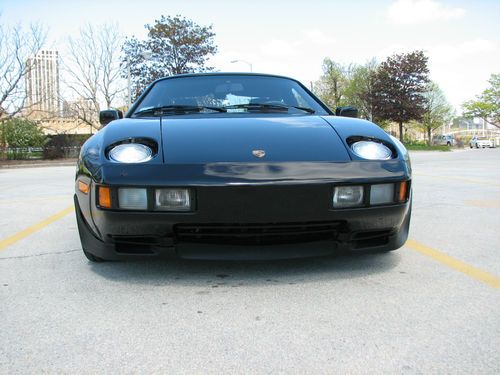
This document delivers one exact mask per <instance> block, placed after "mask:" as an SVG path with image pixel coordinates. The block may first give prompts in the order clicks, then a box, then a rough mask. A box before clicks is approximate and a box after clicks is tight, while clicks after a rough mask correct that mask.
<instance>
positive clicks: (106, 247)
mask: <svg viewBox="0 0 500 375" xmlns="http://www.w3.org/2000/svg"><path fill="white" fill-rule="evenodd" d="M94 190H95V189H94ZM196 192H197V196H196V202H197V207H196V211H195V212H189V213H167V212H130V211H117V210H101V209H99V208H97V207H96V205H95V193H93V194H91V196H90V201H89V202H88V205H87V207H86V208H85V207H82V206H81V205H80V201H81V200H82V199H81V198H82V197H80V199H79V198H78V197H77V196H76V195H75V206H76V215H77V220H78V227H79V231H80V237H81V240H82V246H83V248H84V250H86V251H88V252H90V253H92V254H93V255H95V256H98V257H100V258H104V259H127V258H134V257H138V256H149V257H151V256H169V257H179V258H190V259H276V258H297V257H308V256H318V255H328V254H332V253H335V252H338V251H345V250H367V249H374V250H383V251H388V250H394V249H397V248H399V247H401V246H402V245H403V244H404V242H405V241H406V238H407V235H408V227H409V220H410V203H409V202H407V203H404V204H394V205H390V206H384V207H364V208H355V209H342V210H334V209H331V208H330V207H329V206H328V204H327V203H325V202H329V200H330V199H331V197H330V194H331V184H316V185H287V186H282V185H281V186H237V187H198V188H197V189H196Z"/></svg>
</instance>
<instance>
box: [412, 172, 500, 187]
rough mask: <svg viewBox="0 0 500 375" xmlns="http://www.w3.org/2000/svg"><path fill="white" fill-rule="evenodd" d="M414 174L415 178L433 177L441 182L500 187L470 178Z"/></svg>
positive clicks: (499, 185)
mask: <svg viewBox="0 0 500 375" xmlns="http://www.w3.org/2000/svg"><path fill="white" fill-rule="evenodd" d="M413 174H414V175H415V176H422V177H431V178H437V179H441V180H453V181H462V182H468V183H470V184H477V185H485V186H494V187H500V184H495V183H494V182H489V181H480V180H473V179H470V178H463V177H455V176H433V175H430V174H424V173H413Z"/></svg>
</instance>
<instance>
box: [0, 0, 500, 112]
mask: <svg viewBox="0 0 500 375" xmlns="http://www.w3.org/2000/svg"><path fill="white" fill-rule="evenodd" d="M177 14H180V15H182V16H185V17H187V18H190V19H192V20H194V21H195V22H196V23H198V24H201V25H213V31H214V32H215V34H216V37H215V42H216V44H217V46H218V53H217V55H215V56H214V57H213V58H212V59H211V60H210V64H211V65H212V66H214V67H215V68H216V70H220V71H248V70H249V65H248V63H250V64H252V68H253V71H254V72H261V73H273V74H280V75H285V76H290V77H293V78H296V79H298V80H300V81H301V82H302V83H304V84H305V85H307V86H309V85H310V82H312V81H316V80H317V79H318V78H319V77H320V75H321V73H322V61H323V59H324V58H325V57H328V58H330V59H332V60H334V61H337V62H340V63H343V64H349V63H356V64H364V63H365V62H367V61H368V60H370V59H372V58H376V59H377V60H378V61H383V60H384V59H385V58H386V57H387V56H389V55H391V54H394V53H402V52H410V51H413V50H416V49H422V50H424V51H425V53H426V54H427V56H428V57H429V68H430V75H431V79H433V80H434V81H435V82H436V83H438V85H439V86H440V87H441V88H442V90H443V91H444V93H445V94H446V96H447V98H448V101H449V102H450V103H451V104H452V105H453V106H454V107H455V108H456V109H457V112H460V106H461V104H462V103H463V102H464V101H466V100H469V99H472V98H474V96H475V95H478V94H480V93H481V91H482V90H484V89H485V88H486V87H487V80H488V78H489V77H490V75H491V74H492V73H500V0H477V1H472V0H469V1H465V0H464V1H460V0H458V1H451V0H372V1H368V0H360V1H356V0H352V1H335V0H330V1H326V0H307V1H293V0H288V1H282V0H273V1H270V0H266V1H263V0H251V1H240V0H210V1H202V0H183V1H179V0H175V1H171V0H158V1H157V0H136V1H128V0H120V1H117V0H85V1H80V0H73V1H70V0H65V1H60V0H52V1H49V0H0V23H1V24H8V25H15V24H20V25H23V26H28V25H29V24H30V23H35V22H39V23H41V24H43V25H45V27H46V28H47V29H48V36H49V38H48V40H49V46H50V47H52V48H54V49H58V50H59V51H60V53H61V55H62V57H63V58H64V50H65V42H66V40H67V38H68V36H76V35H77V34H78V30H79V28H80V27H82V26H84V25H85V24H87V23H91V24H95V25H99V24H103V23H116V24H118V27H119V28H120V30H121V32H122V33H123V34H124V35H125V36H132V35H134V36H136V37H139V38H142V37H144V36H145V35H146V29H145V28H144V25H145V24H152V23H154V20H155V19H159V18H160V16H161V15H177ZM117 48H119V46H117ZM234 60H243V61H246V62H247V63H244V62H238V63H231V61H234Z"/></svg>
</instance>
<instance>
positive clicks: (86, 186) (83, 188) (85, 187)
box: [78, 181, 90, 194]
mask: <svg viewBox="0 0 500 375" xmlns="http://www.w3.org/2000/svg"><path fill="white" fill-rule="evenodd" d="M78 190H80V191H81V192H82V193H83V194H88V193H89V190H90V186H89V184H86V183H85V182H83V181H78Z"/></svg>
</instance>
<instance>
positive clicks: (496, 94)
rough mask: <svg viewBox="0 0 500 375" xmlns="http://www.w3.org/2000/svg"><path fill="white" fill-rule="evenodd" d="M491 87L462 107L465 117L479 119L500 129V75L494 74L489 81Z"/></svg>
mask: <svg viewBox="0 0 500 375" xmlns="http://www.w3.org/2000/svg"><path fill="white" fill-rule="evenodd" d="M488 83H489V84H490V87H488V88H487V89H486V90H484V91H483V92H482V94H481V95H479V96H477V98H476V100H469V101H468V102H465V103H464V104H463V105H462V108H463V111H464V112H463V115H464V116H465V117H469V118H472V117H479V118H481V119H483V120H484V121H486V122H487V123H488V124H491V125H494V126H496V127H497V128H500V74H492V75H491V77H490V79H489V80H488Z"/></svg>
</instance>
